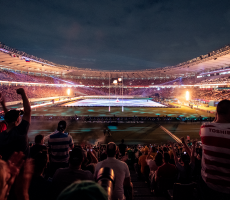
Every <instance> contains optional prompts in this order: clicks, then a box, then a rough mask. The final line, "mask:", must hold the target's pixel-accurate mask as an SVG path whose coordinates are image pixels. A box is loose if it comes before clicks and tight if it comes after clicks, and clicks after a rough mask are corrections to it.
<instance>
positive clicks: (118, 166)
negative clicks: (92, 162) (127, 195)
mask: <svg viewBox="0 0 230 200" xmlns="http://www.w3.org/2000/svg"><path fill="white" fill-rule="evenodd" d="M102 167H109V168H111V169H113V171H114V174H115V186H114V190H113V196H112V199H113V200H117V199H119V200H122V199H123V197H124V189H123V183H124V180H125V178H127V177H130V172H129V168H128V165H127V164H126V163H125V162H122V161H120V160H117V159H116V158H114V157H108V158H107V159H106V160H103V161H101V162H99V163H97V165H96V169H95V174H94V177H97V173H98V171H99V170H100V169H101V168H102Z"/></svg>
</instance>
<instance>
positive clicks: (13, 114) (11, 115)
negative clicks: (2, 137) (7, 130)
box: [4, 110, 24, 123]
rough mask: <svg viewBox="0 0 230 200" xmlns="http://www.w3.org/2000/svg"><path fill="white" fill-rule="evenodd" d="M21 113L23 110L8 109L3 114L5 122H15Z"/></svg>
mask: <svg viewBox="0 0 230 200" xmlns="http://www.w3.org/2000/svg"><path fill="white" fill-rule="evenodd" d="M23 114H24V111H23V110H10V111H8V112H7V113H6V114H5V117H4V119H5V121H6V122H7V123H11V122H15V121H17V119H18V117H19V116H20V115H23Z"/></svg>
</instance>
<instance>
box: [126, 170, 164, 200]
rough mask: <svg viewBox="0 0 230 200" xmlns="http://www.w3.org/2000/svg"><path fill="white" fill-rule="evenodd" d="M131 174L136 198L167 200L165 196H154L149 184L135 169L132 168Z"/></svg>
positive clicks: (138, 199) (137, 199)
mask: <svg viewBox="0 0 230 200" xmlns="http://www.w3.org/2000/svg"><path fill="white" fill-rule="evenodd" d="M130 176H131V181H132V183H133V191H134V200H167V199H166V198H165V197H156V196H154V195H153V194H152V193H151V192H150V188H149V187H148V184H147V183H145V181H143V180H140V179H139V178H138V177H137V174H136V173H135V171H134V170H133V169H130Z"/></svg>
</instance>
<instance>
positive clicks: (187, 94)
mask: <svg viewBox="0 0 230 200" xmlns="http://www.w3.org/2000/svg"><path fill="white" fill-rule="evenodd" d="M185 99H186V101H188V100H189V91H186V94H185Z"/></svg>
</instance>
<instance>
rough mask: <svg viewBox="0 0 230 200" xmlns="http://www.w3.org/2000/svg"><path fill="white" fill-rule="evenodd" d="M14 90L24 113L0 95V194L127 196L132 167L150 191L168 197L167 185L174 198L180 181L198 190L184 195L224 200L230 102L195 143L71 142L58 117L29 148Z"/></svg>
mask: <svg viewBox="0 0 230 200" xmlns="http://www.w3.org/2000/svg"><path fill="white" fill-rule="evenodd" d="M16 92H17V94H18V95H20V97H21V98H22V100H23V107H24V112H21V111H16V110H10V111H9V110H7V109H6V107H4V100H1V104H2V105H3V108H4V112H5V124H6V127H5V129H4V130H2V132H1V133H0V155H1V160H0V169H1V170H0V179H1V184H0V197H1V199H22V200H29V199H30V200H34V199H36V200H40V199H49V200H50V199H65V200H70V199H74V198H78V199H87V200H91V199H98V200H99V199H100V200H101V199H102V200H103V199H112V200H115V199H116V200H117V199H127V200H128V199H133V184H132V180H131V175H130V170H134V171H135V172H136V174H137V176H138V177H139V179H142V180H144V181H145V182H146V184H147V186H148V187H149V188H150V190H151V191H152V193H153V195H159V196H161V195H166V193H167V192H169V189H173V195H175V194H176V187H175V184H176V185H178V184H179V185H180V186H181V188H182V186H183V188H184V190H186V189H188V188H190V187H191V185H192V186H193V187H192V189H194V188H196V193H193V190H191V191H190V193H187V194H186V195H189V196H188V197H187V198H186V199H189V198H190V199H193V198H194V199H205V200H206V199H208V200H210V199H220V200H225V199H229V198H230V192H229V191H230V188H229V182H230V180H229V176H228V174H229V155H230V151H229V140H230V136H229V129H230V121H229V120H230V101H229V100H223V101H221V102H220V103H219V104H218V106H217V114H216V118H215V119H214V121H213V122H207V123H205V124H203V125H202V126H201V129H200V133H199V134H200V137H201V141H199V142H197V140H190V139H189V138H187V140H185V139H184V138H181V142H180V141H179V140H177V141H178V142H176V143H173V142H169V143H166V144H160V145H159V144H142V145H126V144H125V141H124V140H122V142H121V144H120V145H118V146H117V145H116V144H115V143H113V142H110V143H108V144H107V145H105V144H100V143H97V144H89V143H81V144H74V142H73V139H72V136H71V135H69V134H68V133H66V132H65V130H66V127H67V123H66V121H63V120H61V121H60V122H59V123H58V125H57V130H56V131H55V132H53V133H51V134H50V135H47V136H46V137H44V136H42V135H36V136H35V144H33V145H29V144H28V130H29V127H30V124H31V107H30V103H29V100H28V97H27V95H26V92H25V90H24V89H23V88H20V89H17V90H16ZM21 115H23V117H21ZM45 143H46V145H45ZM96 182H97V183H96ZM147 186H146V187H147ZM186 191H187V190H186ZM182 193H183V192H182V191H180V195H182ZM177 195H178V194H177ZM193 195H195V197H193Z"/></svg>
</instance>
